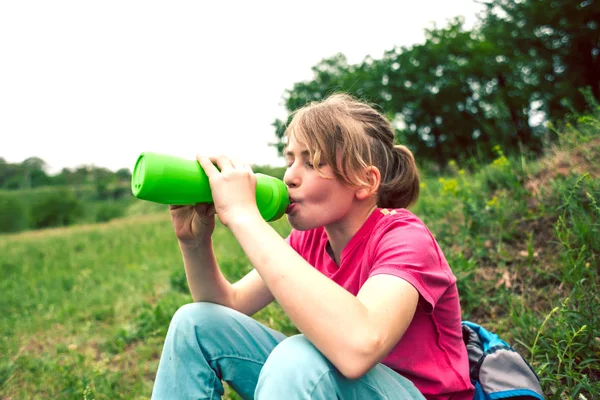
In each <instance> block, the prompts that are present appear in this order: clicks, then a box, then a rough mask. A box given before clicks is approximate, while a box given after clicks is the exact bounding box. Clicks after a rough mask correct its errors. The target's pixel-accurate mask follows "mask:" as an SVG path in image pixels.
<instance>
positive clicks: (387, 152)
mask: <svg viewBox="0 0 600 400" xmlns="http://www.w3.org/2000/svg"><path fill="white" fill-rule="evenodd" d="M292 115H293V118H292V121H291V122H290V124H289V125H288V127H287V128H286V132H285V136H286V137H287V138H289V137H293V138H294V140H296V141H297V142H298V143H300V144H302V145H304V146H306V147H307V148H308V151H309V157H310V159H311V162H312V164H313V165H314V166H315V169H316V170H317V172H319V173H321V172H320V171H319V164H321V163H326V164H328V165H329V166H331V168H332V169H333V172H334V174H335V176H336V177H337V178H338V179H340V180H341V181H342V182H344V183H346V184H348V185H350V186H353V187H361V186H367V185H369V182H367V181H365V180H364V179H363V177H364V176H365V174H364V171H365V169H366V168H367V167H369V166H375V167H377V168H378V169H379V171H380V173H381V183H380V186H379V189H378V192H377V205H378V206H379V207H382V208H408V207H409V206H410V205H412V204H414V203H415V202H416V201H417V199H418V198H419V188H420V184H419V171H418V168H417V166H416V164H415V159H414V157H413V155H412V153H411V151H410V150H409V149H408V148H406V147H405V146H401V145H395V144H394V138H395V135H394V130H393V128H392V125H391V124H390V122H389V121H388V120H387V119H386V118H385V117H384V116H383V115H382V114H381V113H379V112H378V111H376V110H375V109H374V108H373V107H372V106H370V105H369V104H367V103H364V102H360V101H358V100H357V99H355V98H354V97H352V96H350V95H347V94H334V95H332V96H330V97H328V98H326V99H325V100H323V101H320V102H312V103H309V104H307V105H306V106H304V107H302V108H300V109H298V110H296V111H294V113H293V114H292ZM338 151H339V152H338ZM338 157H339V158H340V160H339V161H340V163H339V165H338ZM340 166H341V168H340Z"/></svg>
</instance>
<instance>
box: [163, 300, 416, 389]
mask: <svg viewBox="0 0 600 400" xmlns="http://www.w3.org/2000/svg"><path fill="white" fill-rule="evenodd" d="M221 381H225V382H227V383H228V384H229V385H230V386H231V387H232V388H233V389H234V390H235V391H236V392H237V393H238V394H239V395H240V396H241V397H242V398H244V399H254V398H256V399H267V400H270V399H275V400H279V399H285V400H294V399H328V400H329V399H369V400H370V399H424V397H423V396H422V395H421V393H419V391H418V390H417V389H416V388H415V386H414V385H413V384H412V383H411V382H410V381H409V380H408V379H406V378H404V377H402V376H401V375H400V374H398V373H396V372H395V371H393V370H392V369H390V368H388V367H386V366H384V365H383V364H378V365H376V366H375V367H373V368H372V369H371V370H370V371H369V372H368V373H366V374H365V375H364V376H363V377H361V378H360V379H356V380H351V379H347V378H345V377H344V376H343V375H342V374H340V372H339V371H338V370H337V369H336V368H335V367H334V366H333V365H332V364H331V363H330V362H329V361H328V360H327V359H326V358H325V357H324V356H323V355H322V354H321V353H320V352H319V351H318V350H317V349H316V348H315V347H314V346H313V345H312V344H311V343H310V342H309V341H308V340H307V339H306V337H305V336H304V335H295V336H292V337H290V338H287V337H286V336H285V335H283V334H282V333H280V332H277V331H275V330H273V329H270V328H268V327H266V326H264V325H262V324H261V323H259V322H257V321H256V320H254V319H252V318H251V317H248V316H247V315H244V314H242V313H240V312H237V311H235V310H232V309H230V308H227V307H223V306H220V305H217V304H212V303H191V304H186V305H184V306H183V307H181V308H180V309H179V310H178V311H177V312H176V313H175V315H174V316H173V320H172V321H171V325H170V327H169V332H168V333H167V337H166V340H165V344H164V348H163V352H162V356H161V359H160V364H159V366H158V372H157V375H156V381H155V383H154V390H153V392H152V399H160V400H162V399H210V400H214V399H220V398H221V396H222V395H223V391H224V389H223V384H222V383H221Z"/></svg>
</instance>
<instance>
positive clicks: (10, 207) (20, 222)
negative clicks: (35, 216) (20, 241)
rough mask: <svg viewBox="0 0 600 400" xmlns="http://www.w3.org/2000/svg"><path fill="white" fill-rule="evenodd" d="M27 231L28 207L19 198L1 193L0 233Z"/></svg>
mask: <svg viewBox="0 0 600 400" xmlns="http://www.w3.org/2000/svg"><path fill="white" fill-rule="evenodd" d="M25 229H27V207H26V206H25V205H24V204H23V201H22V200H21V199H20V198H19V196H15V195H13V194H11V193H0V233H10V232H19V231H22V230H25Z"/></svg>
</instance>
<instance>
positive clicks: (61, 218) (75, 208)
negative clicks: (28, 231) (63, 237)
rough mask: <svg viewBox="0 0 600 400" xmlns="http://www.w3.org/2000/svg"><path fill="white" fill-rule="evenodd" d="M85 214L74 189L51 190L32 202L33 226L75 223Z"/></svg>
mask: <svg viewBox="0 0 600 400" xmlns="http://www.w3.org/2000/svg"><path fill="white" fill-rule="evenodd" d="M82 215H83V206H82V204H81V201H80V200H79V199H77V197H76V196H75V194H74V193H73V192H72V191H69V190H66V189H58V190H51V191H50V190H49V191H46V192H44V193H41V194H40V195H39V196H37V197H35V198H34V199H33V200H32V202H31V209H30V220H31V226H32V227H33V228H37V229H39V228H47V227H50V226H61V225H70V224H73V223H74V222H75V221H76V220H77V219H78V218H79V217H81V216H82Z"/></svg>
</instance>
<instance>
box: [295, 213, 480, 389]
mask: <svg viewBox="0 0 600 400" xmlns="http://www.w3.org/2000/svg"><path fill="white" fill-rule="evenodd" d="M286 240H287V242H288V243H289V244H290V245H291V246H292V248H294V250H296V252H298V254H300V255H301V256H302V257H303V258H304V259H305V260H306V261H308V262H309V263H310V264H311V265H312V266H314V267H315V268H316V269H317V270H319V271H320V272H321V273H323V274H324V275H326V276H327V277H329V278H330V279H332V280H333V281H334V282H336V283H337V284H338V285H340V286H342V287H343V288H345V289H346V290H347V291H349V292H350V293H352V294H353V295H355V296H356V294H357V293H358V291H359V290H360V288H361V287H362V285H363V284H364V283H365V282H366V281H367V279H369V278H370V277H371V276H374V275H378V274H388V275H393V276H397V277H399V278H402V279H404V280H406V281H407V282H409V283H410V284H412V285H413V286H414V287H415V288H416V289H417V290H418V291H419V295H420V299H419V304H418V306H417V310H416V313H415V315H414V318H413V320H412V322H411V324H410V326H409V327H408V329H407V330H406V333H405V334H404V336H403V337H402V339H401V340H400V341H399V342H398V344H397V345H396V346H395V347H394V348H393V349H392V351H390V353H389V354H388V355H387V356H386V357H385V358H384V359H383V360H382V363H383V364H385V365H387V366H388V367H390V368H392V369H394V370H395V371H397V372H398V373H399V374H401V375H402V376H404V377H405V378H407V379H410V380H411V381H412V382H413V383H414V384H415V386H416V387H417V388H418V389H419V390H420V391H421V393H423V395H424V396H425V397H426V398H427V399H436V400H440V399H452V400H458V399H461V400H462V399H469V400H471V399H473V395H474V390H473V386H472V385H471V381H470V380H469V362H468V358H467V352H466V348H465V345H464V342H463V338H462V330H461V311H460V304H459V301H458V290H457V288H456V278H455V277H454V275H453V274H452V271H451V270H450V267H449V266H448V263H447V262H446V258H445V257H444V254H443V253H442V251H441V249H440V248H439V246H438V244H437V242H436V241H435V239H434V238H433V235H432V234H431V232H429V230H428V229H427V227H426V226H425V225H424V224H423V222H421V220H419V218H417V217H416V216H415V215H414V214H413V213H411V212H410V211H408V210H405V209H379V208H378V209H377V210H375V211H374V212H373V213H372V214H371V215H370V216H369V218H368V219H367V221H366V222H365V223H364V224H363V226H362V227H361V228H360V229H359V230H358V232H356V234H355V235H354V236H353V237H352V239H351V240H350V242H349V243H348V245H346V247H345V248H344V250H343V251H342V254H341V264H340V265H339V266H338V265H337V263H336V262H335V261H334V260H333V258H332V256H331V255H330V254H331V248H330V246H329V242H328V238H327V234H326V233H325V229H324V228H317V229H313V230H309V231H296V230H292V232H291V234H290V236H288V238H287V239H286Z"/></svg>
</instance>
